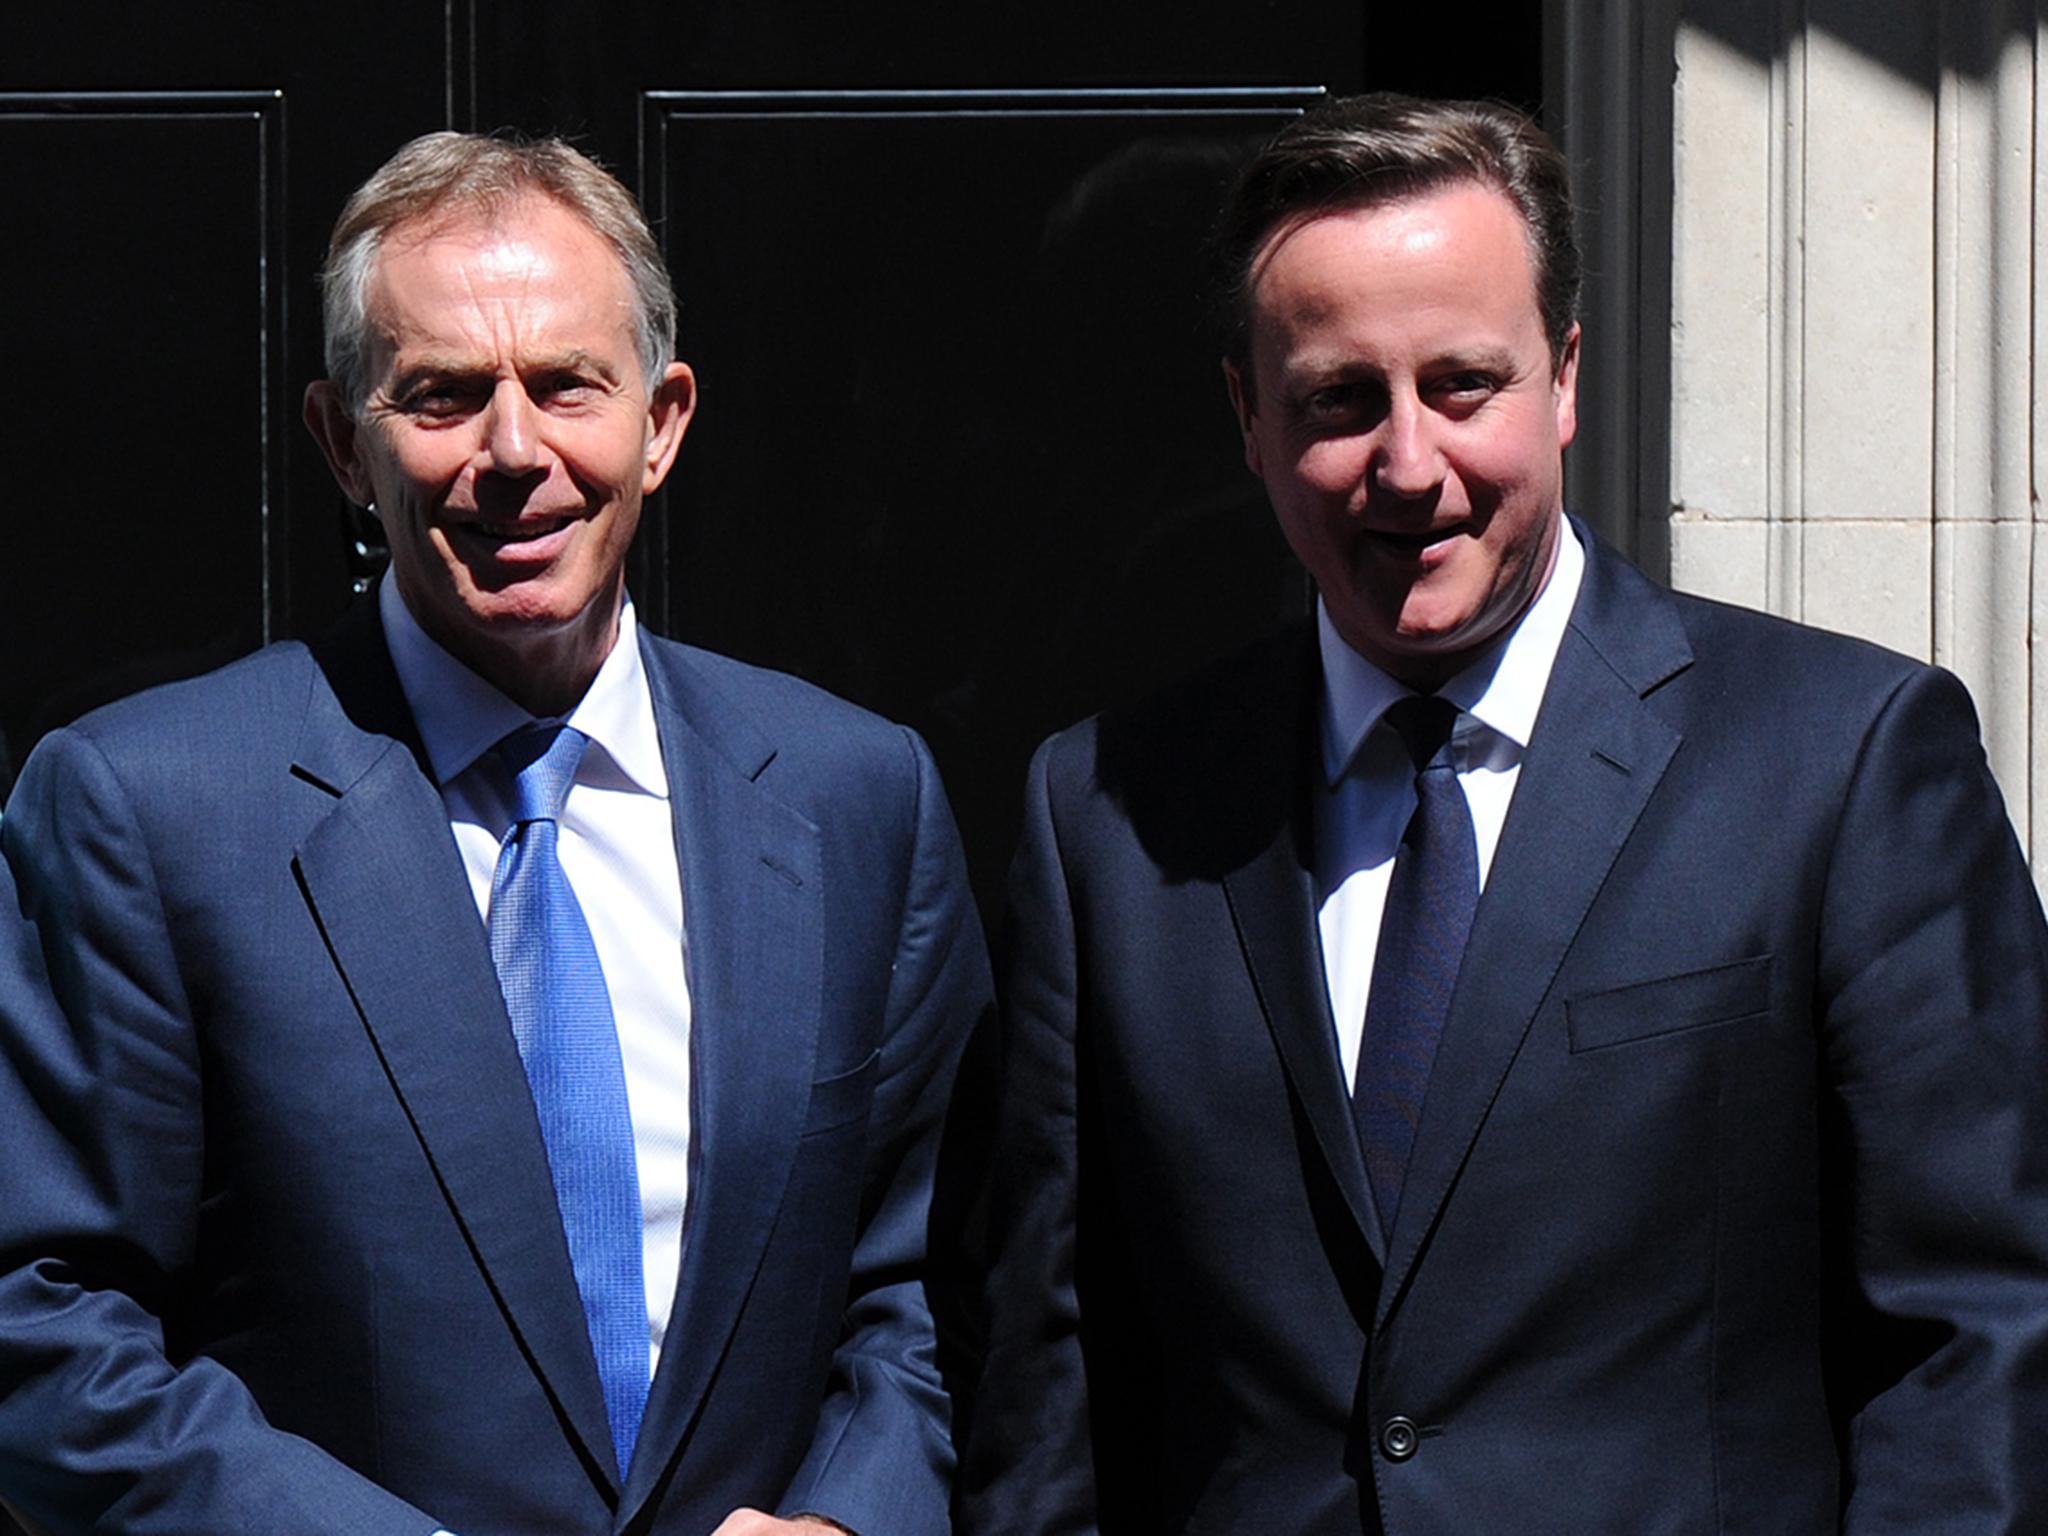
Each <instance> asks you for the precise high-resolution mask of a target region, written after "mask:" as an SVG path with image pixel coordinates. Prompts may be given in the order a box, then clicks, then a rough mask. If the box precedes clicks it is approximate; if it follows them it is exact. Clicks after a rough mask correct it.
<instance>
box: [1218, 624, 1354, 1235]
mask: <svg viewBox="0 0 2048 1536" xmlns="http://www.w3.org/2000/svg"><path fill="white" fill-rule="evenodd" d="M1272 654H1273V665H1272V666H1271V667H1268V668H1266V669H1264V670H1261V671H1259V672H1258V673H1257V674H1256V675H1255V676H1254V677H1253V678H1251V679H1250V684H1251V686H1250V689H1249V690H1248V691H1249V695H1250V698H1249V702H1248V705H1247V709H1246V711H1245V713H1244V715H1243V716H1242V717H1241V722H1240V729H1241V731H1242V738H1241V740H1242V746H1241V747H1240V748H1239V749H1238V750H1237V751H1235V752H1233V753H1232V754H1231V756H1232V760H1233V761H1235V762H1237V763H1239V764H1241V765H1242V768H1241V770H1240V771H1238V772H1234V773H1226V774H1218V775H1216V776H1215V778H1214V782H1215V783H1216V784H1217V786H1218V788H1219V790H1220V791H1221V792H1222V793H1224V794H1225V795H1227V796H1228V797H1229V798H1231V799H1232V800H1233V801H1235V802H1237V803H1236V804H1233V805H1232V806H1231V807H1230V808H1229V809H1228V810H1227V811H1226V812H1224V813H1223V814H1222V815H1221V816H1220V817H1219V820H1220V821H1224V822H1229V823H1242V824H1249V825H1255V826H1261V827H1268V828H1270V829H1271V832H1270V835H1269V836H1267V837H1266V838H1265V839H1264V841H1263V843H1262V844H1261V845H1260V846H1259V847H1258V849H1257V851H1256V852H1255V853H1254V854H1253V856H1252V857H1251V858H1249V859H1248V860H1246V861H1244V862H1242V863H1240V864H1237V865H1236V866H1235V867H1233V868H1230V869H1228V870H1226V871H1225V872H1224V874H1223V876H1222V883H1223V892H1224V896H1225V898H1226V899H1227V900H1228V902H1229V904H1230V914H1231V920H1232V922H1233V923H1234V924H1235V926H1236V930H1237V938H1238V943H1239V945H1240V946H1241V948H1242V950H1243V952H1244V963H1245V966H1246V968H1247V969H1248V970H1249V971H1250V972H1251V977H1252V985H1253V988H1254V989H1255V990H1256V992H1257V994H1258V999H1259V1006H1260V1008H1261V1009H1262V1010H1263V1011H1264V1013H1265V1017H1266V1027H1267V1028H1268V1029H1269V1030H1270V1031H1271V1032H1272V1035H1273V1044H1274V1047H1275V1048H1276V1049H1277V1050H1278V1051H1279V1053H1280V1060H1281V1063H1282V1065H1283V1066H1284V1068H1285V1069H1286V1072H1287V1080H1288V1083H1289V1085H1290V1086H1291V1087H1292V1088H1293V1090H1294V1095H1295V1098H1296V1099H1297V1101H1298V1102H1299V1103H1300V1105H1301V1108H1302V1113H1303V1115H1304V1116H1305V1117H1306V1118H1307V1120H1308V1123H1309V1126H1310V1127H1311V1129H1312V1130H1313V1132H1314V1134H1315V1140H1316V1145H1317V1147H1318V1148H1319V1149H1320V1150H1321V1152H1322V1154H1323V1159H1324V1161H1325V1162H1326V1163H1327V1164H1328V1165H1329V1168H1330V1172H1331V1175H1332V1177H1333V1178H1334V1179H1335V1180H1336V1183H1337V1187H1338V1189H1339V1190H1340V1192H1341V1193H1342V1194H1343V1197H1344V1203H1345V1206H1346V1208H1347V1209H1349V1211H1350V1212H1351V1217H1352V1220H1354V1221H1355V1222H1357V1224H1358V1227H1359V1230H1360V1232H1361V1233H1362V1234H1363V1235H1364V1237H1365V1240H1366V1242H1367V1243H1368V1244H1370V1245H1371V1247H1372V1251H1373V1256H1374V1257H1375V1258H1377V1259H1382V1260H1383V1259H1384V1258H1385V1254H1384V1252H1383V1241H1382V1238H1381V1233H1380V1223H1379V1220H1378V1218H1377V1216H1376V1215H1375V1214H1374V1207H1373V1201H1372V1191H1371V1188H1370V1185H1369V1183H1368V1181H1367V1179H1366V1176H1365V1160H1364V1158H1363V1157H1362V1156H1361V1155H1360V1153H1359V1150H1358V1136H1357V1132H1356V1131H1355V1130H1354V1129H1353V1126H1352V1114H1351V1099H1350V1095H1349V1094H1348V1093H1347V1092H1346V1090H1345V1085H1344V1077H1343V1073H1342V1072H1341V1071H1340V1070H1339V1069H1338V1058H1337V1046H1336V1039H1337V1035H1336V1029H1335V1026H1334V1025H1333V1023H1332V1022H1331V1017H1330V992H1329V986H1328V983H1327V981H1326V980H1325V977H1324V972H1323V958H1322V948H1321V945H1320V943H1319V942H1318V940H1317V937H1316V889H1315V875H1314V870H1313V864H1314V860H1313V858H1312V856H1311V854H1310V849H1311V846H1312V844H1313V840H1314V833H1313V828H1312V827H1311V825H1310V820H1311V818H1310V813H1309V801H1308V778H1307V777H1306V775H1305V772H1304V769H1303V766H1302V765H1303V763H1304V761H1314V760H1315V745H1314V743H1315V731H1316V720H1317V714H1316V709H1317V691H1316V682H1317V679H1318V677H1319V676H1320V670H1319V668H1318V667H1317V665H1316V663H1315V659H1314V643H1313V640H1312V638H1311V639H1309V640H1307V641H1299V640H1298V641H1296V642H1294V643H1291V644H1289V645H1287V646H1286V647H1285V648H1283V649H1280V650H1277V651H1275V652H1274V653H1272Z"/></svg>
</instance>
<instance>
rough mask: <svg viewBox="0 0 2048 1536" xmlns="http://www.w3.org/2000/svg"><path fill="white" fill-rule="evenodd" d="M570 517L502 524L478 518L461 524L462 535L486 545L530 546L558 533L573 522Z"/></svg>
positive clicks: (536, 518)
mask: <svg viewBox="0 0 2048 1536" xmlns="http://www.w3.org/2000/svg"><path fill="white" fill-rule="evenodd" d="M574 521H575V519H574V518H572V517H566V516H564V517H531V518H528V517H522V518H513V519H510V520H507V521H504V522H496V521H492V520H490V519H487V518H479V519H476V520H473V521H471V522H467V523H464V524H462V525H461V526H462V530H463V532H464V533H467V534H469V535H470V536H471V537H472V538H476V539H479V540H481V541H483V542H484V543H486V544H531V543H533V542H534V541H535V540H536V539H544V538H546V537H547V536H548V535H549V534H551V533H559V532H560V531H561V530H562V529H564V528H566V527H568V526H569V524H570V523H572V522H574Z"/></svg>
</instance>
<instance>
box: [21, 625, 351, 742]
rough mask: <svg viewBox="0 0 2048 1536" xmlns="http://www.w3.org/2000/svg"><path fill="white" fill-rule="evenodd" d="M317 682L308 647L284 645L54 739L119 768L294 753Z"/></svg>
mask: <svg viewBox="0 0 2048 1536" xmlns="http://www.w3.org/2000/svg"><path fill="white" fill-rule="evenodd" d="M318 675H319V668H318V667H317V666H316V665H315V663H314V661H313V658H312V655H311V653H310V652H309V651H308V650H307V649H306V647H305V646H304V645H302V644H301V643H299V642H298V641H295V640H287V641H280V642H278V643H277V644H274V645H268V646H265V647H264V648H263V649H262V650H260V651H256V652H254V653H252V654H250V655H248V656H244V657H242V658H241V659H240V660H239V661H232V662H229V663H228V664H227V665H226V666H224V667H219V668H216V669H215V670H213V671H211V672H203V673H201V674H199V675H198V676H196V677H189V678H182V679H180V680H178V681H176V682H169V683H160V684H157V685H156V686H154V687H151V688H146V689H144V690H142V691H141V692H139V693H133V694H130V695H128V696H127V697H126V698H121V699H116V700H115V701H113V702H112V703H110V704H103V705H101V706H99V707H98V708H97V709H94V710H91V711H89V712H88V713H86V714H84V715H81V716H80V717H79V718H78V719H77V720H75V721H73V722H72V723H71V724H70V725H68V726H66V727H63V728H62V729H61V730H60V731H59V732H56V733H53V735H56V736H58V737H60V738H62V737H69V738H71V739H73V740H80V741H84V742H89V743H91V745H92V746H93V747H94V748H95V749H96V750H97V751H98V752H100V753H101V754H102V755H103V756H105V757H107V758H108V759H109V760H110V761H113V762H126V761H134V762H137V763H147V762H151V761H156V762H162V761H165V760H167V759H176V758H180V757H186V756H191V755H204V756H211V757H215V758H221V759H225V758H231V757H235V756H247V755H252V754H260V753H261V752H262V750H263V748H264V746H265V744H267V743H270V742H273V741H282V742H284V743H285V744H286V746H287V748H288V746H289V741H290V739H291V736H292V734H293V733H294V732H295V730H296V727H297V724H298V722H299V721H300V720H301V719H302V718H303V717H304V714H305V708H306V701H307V698H308V696H309V694H310V692H311V689H312V687H313V685H314V682H315V680H316V679H317V677H318Z"/></svg>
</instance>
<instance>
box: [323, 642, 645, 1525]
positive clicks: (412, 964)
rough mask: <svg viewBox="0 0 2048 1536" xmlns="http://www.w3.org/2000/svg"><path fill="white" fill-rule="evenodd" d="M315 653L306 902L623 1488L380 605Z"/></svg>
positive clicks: (542, 1363) (443, 1179)
mask: <svg viewBox="0 0 2048 1536" xmlns="http://www.w3.org/2000/svg"><path fill="white" fill-rule="evenodd" d="M315 656H316V658H317V659H318V661H319V662H320V665H321V668H322V671H323V672H324V673H325V674H326V677H327V679H328V682H329V685H330V686H331V688H332V692H331V693H330V692H329V690H328V689H327V688H323V687H321V686H320V685H319V684H318V683H317V682H316V684H315V686H314V693H313V698H312V701H311V703H310V705H309V708H308V711H307V719H306V726H305V729H304V731H303V732H302V733H301V739H300V743H299V748H298V752H297V755H296V760H295V766H294V770H293V771H294V772H295V773H297V774H298V775H299V776H300V777H302V778H306V779H308V780H310V781H311V782H313V783H315V784H318V785H320V786H321V787H322V788H324V789H326V790H327V791H328V792H329V793H331V794H333V795H334V796H335V797H336V799H335V805H334V808H333V809H332V810H331V811H330V812H329V813H328V815H327V816H326V817H325V818H324V819H322V820H321V821H320V822H319V823H318V824H317V825H316V826H315V827H314V828H313V829H312V830H311V832H310V833H309V834H308V835H307V837H306V838H305V840H304V842H303V843H302V844H301V846H300V848H299V851H298V856H297V860H296V863H297V869H298V874H299V880H300V884H301V887H302V889H303V890H304V892H305V895H306V900H307V903H308V905H309V906H311V907H312V909H313V913H314V917H315V919H316V920H317V921H318V923H319V924H320V929H321V932H322V933H323V934H324V935H325V937H326V940H327V944H328V948H329V950H330V952H331V953H332V954H333V956H334V963H335V966H336V968H337V969H338V970H339V971H340V972H341V974H342V977H343V979H344V980H345V981H346V983H347V985H348V988H349V992H350V995H351V996H352V997H353V999H354V1001H355V1004H356V1007H357V1009H358V1011H359V1012H360V1013H361V1015H362V1019H363V1023H364V1025H365V1027H366V1028H367V1029H368V1031H369V1033H370V1037H371V1040H372V1042H373V1044H374V1045H375V1047H376V1050H377V1053H378V1056H379V1058H380V1059H381V1060H382V1062H383V1064H384V1068H385V1071H386V1072H387V1073H388V1074H389V1076H390V1079H391V1084H392V1087H393V1088H394V1089H395V1090H396V1092H397V1094H398V1097H399V1099H400V1101H401V1103H402V1104H403V1105H404V1108H405V1111H406V1114H407V1115H408V1117H409V1118H410V1119H411V1121H412V1124H413V1127H414V1130H415V1131H416V1133H417V1134H418V1136H419V1138H420V1144H421V1146H422V1147H423V1148H424V1149H425V1151H426V1154H427V1158H428V1160H429V1162H430V1163H431V1164H432V1165H433V1169H434V1174H435V1177H436V1178H437V1179H438V1180H439V1181H440V1184H441V1187H442V1189H443V1191H444V1192H445V1194H446V1196H447V1199H448V1203H449V1205H450V1207H451V1209H452V1210H453V1212H454V1215H455V1219H456V1221H457V1223H458V1224H459V1225H460V1227H461V1229H462V1232H463V1235H464V1237H465V1238H466V1239H467V1241H468V1243H469V1245H470V1248H471V1250H472V1252H473V1253H474V1254H475V1256H476V1260H477V1263H478V1265H479V1267H480V1268H481V1269H482V1270H483V1272H484V1276H485V1279H486V1280H487V1282H488V1283H489V1284H490V1286H491V1289H492V1291H493V1293H494V1294H495V1295H496V1296H497V1298H498V1301H499V1304H500V1305H501V1306H502V1307H503V1308H504V1311H505V1314H506V1318H507V1320H508V1321H509V1323H510V1324H511V1326H512V1330H513V1332H514V1334H515V1335H516V1336H517V1338H518V1340H519V1343H520V1346H521V1348H522V1349H523V1350H524V1351H525V1353H526V1355H527V1358H528V1359H529V1361H530V1362H531V1363H532V1365H533V1368H534V1370H535V1372H536V1374H537V1375H538V1376H539V1377H540V1380H541V1385H542V1387H543V1389H544V1390H545V1391H546V1392H547V1394H548V1396H549V1399H550V1401H551V1402H552V1403H553V1405H554V1408H555V1412H556V1414H557V1415H558V1416H559V1417H560V1418H561V1419H562V1420H563V1422H564V1423H565V1424H566V1425H567V1426H568V1427H569V1429H570V1431H571V1433H572V1435H573V1436H574V1438H575V1440H576V1441H577V1445H578V1450H579V1453H580V1454H581V1456H582V1458H583V1460H584V1461H585V1463H586V1465H587V1466H588V1467H589V1469H590V1470H591V1473H592V1476H593V1478H594V1479H596V1480H597V1481H599V1482H600V1484H604V1483H609V1484H610V1486H611V1487H613V1488H616V1487H617V1479H616V1477H615V1476H614V1474H613V1455H612V1449H611V1435H610V1431H609V1428H608V1425H607V1420H606V1417H605V1409H604V1400H603V1395H602V1390H601V1388H600V1386H599V1383H598V1376H597V1366H596V1363H595V1361H594V1359H593V1358H592V1355H591V1350H590V1340H589V1336H588V1334H587V1333H586V1331H585V1329H584V1323H583V1307H582V1303H581V1301H580V1299H579V1297H578V1295H577V1291H576V1281H575V1276H574V1274H573V1272H572V1271H571V1269H570V1266H569V1252H568V1245H567V1242H566V1240H565V1239H564V1237H563V1235H562V1227H561V1222H560V1220H559V1219H558V1218H556V1216H555V1195H554V1184H553V1181H552V1179H551V1177H550V1175H549V1173H548V1166H547V1153H546V1151H545V1149H544V1147H543V1146H542V1143H541V1138H540V1127H539V1123H538V1121H537V1120H536V1119H535V1116H534V1112H533V1100H532V1097H531V1095H530V1094H529V1092H528V1090H527V1086H526V1075H525V1072H524V1070H523V1069H522V1068H521V1066H520V1063H519V1053H518V1049H517V1047H516V1046H515V1045H514V1044H513V1040H512V1031H511V1025H510V1023H509V1021H508V1020H507V1018H506V1015H505V1005H504V999H503V996H502V994H501V993H500V992H499V990H498V981H497V973H496V971H495V969H494V968H493V967H492V964H491V957H490V949H489V946H488V944H487V942H486V940H485V937H484V929H483V924H482V923H481V922H479V921H478V920H477V917H476V907H475V901H474V898H473V897H472V896H471V894H470V889H469V883H468V879H467V877H466V875H465V874H464V871H463V868H462V861H461V855H460V854H459V853H458V852H457V851H456V847H455V841H454V838H453V836H452V835H451V834H450V832H449V829H448V818H447V812H446V810H445V808H444V807H443V805H442V802H441V797H440V795H439V793H438V792H437V791H436V790H435V788H434V784H433V781H432V779H431V777H430V776H429V775H428V774H427V773H426V772H424V771H423V769H422V767H421V762H422V761H423V758H424V754H423V753H421V752H420V749H419V746H418V743H417V736H416V732H415V730H414V727H413V724H412V721H411V717H410V715H409V714H408V713H407V711H406V707H405V703H404V696H403V694H402V692H401V691H400V689H399V686H398V679H397V676H396V674H395V673H394V671H393V670H392V667H391V661H390V657H389V656H388V654H387V653H386V652H385V649H384V644H383V635H382V631H381V628H380V627H379V625H378V623H377V619H376V612H375V608H374V606H371V605H359V607H358V608H357V610H356V611H355V613H353V614H352V615H351V616H350V618H349V619H348V620H347V621H346V622H345V623H344V625H343V627H342V628H341V629H340V630H337V631H336V633H335V634H334V635H333V636H331V637H330V639H329V641H328V642H325V643H323V645H322V646H321V647H319V648H316V651H315Z"/></svg>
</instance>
